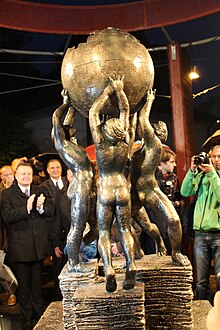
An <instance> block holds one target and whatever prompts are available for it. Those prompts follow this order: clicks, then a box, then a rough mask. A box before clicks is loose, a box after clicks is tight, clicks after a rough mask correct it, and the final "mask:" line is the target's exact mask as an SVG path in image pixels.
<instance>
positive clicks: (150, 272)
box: [137, 255, 193, 330]
mask: <svg viewBox="0 0 220 330" xmlns="http://www.w3.org/2000/svg"><path fill="white" fill-rule="evenodd" d="M137 267H138V272H139V273H141V276H142V282H143V283H144V285H145V314H146V324H147V325H148V326H149V328H150V329H151V330H153V329H174V330H177V329H179V330H180V329H192V328H193V318H192V299H193V292H192V281H193V278H192V267H191V265H190V266H187V267H181V266H179V265H177V264H175V263H174V262H173V261H172V260H171V257H168V256H165V257H162V258H161V257H157V256H156V255H149V256H144V258H143V259H141V260H140V261H137Z"/></svg>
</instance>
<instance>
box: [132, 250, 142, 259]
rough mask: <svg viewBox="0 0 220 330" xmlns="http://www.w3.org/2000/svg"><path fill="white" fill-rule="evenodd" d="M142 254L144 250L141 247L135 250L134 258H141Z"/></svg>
mask: <svg viewBox="0 0 220 330" xmlns="http://www.w3.org/2000/svg"><path fill="white" fill-rule="evenodd" d="M143 256H144V251H143V250H142V249H140V250H138V251H135V253H134V258H135V259H141V258H143Z"/></svg>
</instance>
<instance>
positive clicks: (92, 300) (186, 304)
mask: <svg viewBox="0 0 220 330" xmlns="http://www.w3.org/2000/svg"><path fill="white" fill-rule="evenodd" d="M113 265H114V268H115V270H116V279H117V284H118V287H117V291H116V292H114V293H112V294H109V293H107V292H106V291H105V278H104V277H102V276H100V274H103V266H102V263H99V265H98V264H97V260H94V261H92V262H91V263H90V264H89V265H87V267H89V268H92V271H91V272H89V273H68V271H67V268H66V267H65V268H64V269H63V271H62V273H61V275H60V277H59V278H60V287H61V291H62V294H63V320H64V329H65V330H67V329H79V330H84V329H86V330H90V329H91V330H92V329H101V330H107V329H133V328H137V329H146V328H147V329H151V330H152V329H161V330H162V329H173V330H177V329H178V330H181V329H193V315H192V299H193V292H192V281H193V278H192V267H191V265H190V266H187V267H181V266H179V265H178V264H175V263H174V262H173V261H172V260H171V257H169V256H164V257H158V256H157V255H149V256H144V257H143V258H142V259H140V260H137V261H136V265H137V285H136V287H135V288H134V289H132V290H129V291H126V290H123V289H122V281H123V280H124V276H125V268H124V265H125V259H124V258H115V259H114V260H113ZM98 268H99V273H98ZM145 323H146V324H145Z"/></svg>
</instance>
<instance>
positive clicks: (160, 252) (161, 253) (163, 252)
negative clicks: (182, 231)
mask: <svg viewBox="0 0 220 330" xmlns="http://www.w3.org/2000/svg"><path fill="white" fill-rule="evenodd" d="M157 255H158V256H159V257H162V256H166V255H167V249H166V248H165V246H159V247H158V252H157Z"/></svg>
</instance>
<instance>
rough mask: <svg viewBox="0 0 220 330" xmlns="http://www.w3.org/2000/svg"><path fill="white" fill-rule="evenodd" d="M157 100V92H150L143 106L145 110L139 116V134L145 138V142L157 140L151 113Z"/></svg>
mask: <svg viewBox="0 0 220 330" xmlns="http://www.w3.org/2000/svg"><path fill="white" fill-rule="evenodd" d="M154 99H155V90H154V91H153V90H152V89H150V90H148V92H147V98H146V102H145V104H144V105H143V108H142V109H141V111H140V114H139V124H138V132H139V135H140V136H141V137H142V138H144V140H145V141H149V139H150V140H153V139H154V138H155V134H154V129H153V127H152V125H151V123H150V120H149V118H150V111H151V107H152V104H153V101H154Z"/></svg>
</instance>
